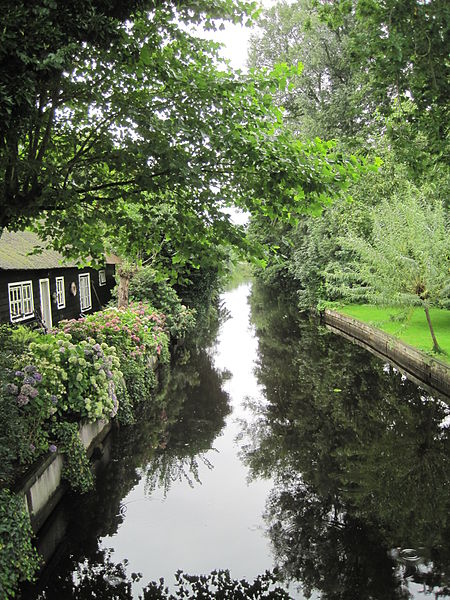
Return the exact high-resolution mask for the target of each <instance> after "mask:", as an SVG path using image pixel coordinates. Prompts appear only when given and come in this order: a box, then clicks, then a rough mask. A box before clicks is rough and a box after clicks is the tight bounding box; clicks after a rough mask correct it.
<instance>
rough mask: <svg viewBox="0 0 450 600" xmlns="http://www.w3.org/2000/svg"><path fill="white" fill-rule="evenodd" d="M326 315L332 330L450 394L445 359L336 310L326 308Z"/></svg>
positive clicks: (420, 381)
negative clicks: (426, 352) (428, 353)
mask: <svg viewBox="0 0 450 600" xmlns="http://www.w3.org/2000/svg"><path fill="white" fill-rule="evenodd" d="M323 319H324V321H325V323H326V324H327V325H328V326H329V327H330V329H331V330H332V331H335V332H336V333H340V334H344V335H345V337H349V338H350V339H351V340H353V341H355V340H356V341H358V342H360V344H361V345H363V346H364V347H365V348H367V349H368V350H370V351H374V352H375V353H376V354H378V355H380V356H382V357H386V358H387V359H388V360H389V361H391V362H393V363H394V364H395V365H396V366H398V367H399V368H400V370H401V371H404V372H405V374H406V375H408V376H410V377H411V378H412V379H414V381H415V382H416V383H418V384H419V385H421V384H424V385H425V386H430V387H432V388H433V389H434V390H436V391H437V392H439V393H441V394H444V395H445V396H446V397H447V398H450V367H449V366H448V365H446V364H445V363H443V362H441V361H440V360H437V359H435V358H433V357H431V356H428V355H427V354H425V353H424V352H421V351H420V350H416V349H415V348H412V347H411V346H408V345H407V344H405V343H404V342H401V341H400V340H397V339H396V338H394V337H393V336H391V335H389V334H388V333H385V332H384V331H381V330H380V329H376V328H374V327H371V326H370V325H367V324H366V323H363V322H362V321H359V320H358V319H354V318H353V317H349V316H347V315H343V314H341V313H338V312H336V311H334V310H330V309H327V310H325V313H324V316H323Z"/></svg>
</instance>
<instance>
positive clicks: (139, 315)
mask: <svg viewBox="0 0 450 600" xmlns="http://www.w3.org/2000/svg"><path fill="white" fill-rule="evenodd" d="M60 327H62V328H63V329H64V331H65V332H66V333H69V332H70V335H72V336H73V337H74V338H75V339H81V340H83V339H85V338H86V337H88V339H91V338H90V337H89V336H93V337H92V339H94V340H99V341H100V342H101V344H100V347H101V348H109V350H110V351H111V350H112V351H114V352H117V353H118V356H119V364H120V368H121V373H123V376H124V379H125V385H126V392H127V395H128V396H129V400H130V401H131V402H140V401H141V400H143V399H146V398H150V397H151V394H152V391H153V389H154V387H155V383H156V379H155V374H154V371H153V363H154V361H155V359H156V358H158V360H159V362H160V363H165V362H167V361H168V360H169V350H168V337H167V334H166V333H165V315H163V314H160V313H158V312H156V311H155V310H154V309H153V308H152V307H151V306H150V305H149V304H147V303H143V302H139V303H132V304H131V305H130V306H129V307H128V308H121V309H115V308H109V309H106V310H104V311H102V312H97V313H94V314H92V315H89V316H87V317H85V318H83V319H78V320H74V319H72V320H70V321H62V322H61V324H60ZM95 347H96V346H95ZM107 372H108V371H107ZM128 412H129V411H128ZM122 415H123V416H124V418H125V420H130V418H131V415H129V414H128V416H125V413H124V412H122Z"/></svg>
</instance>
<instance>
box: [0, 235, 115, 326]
mask: <svg viewBox="0 0 450 600" xmlns="http://www.w3.org/2000/svg"><path fill="white" fill-rule="evenodd" d="M37 247H40V248H42V252H40V253H39V254H31V252H33V250H35V249H36V248H37ZM116 262H117V261H116ZM114 272H115V264H114V257H111V258H110V259H109V260H108V259H106V261H105V267H104V268H103V269H99V270H96V269H92V268H90V267H85V268H79V267H78V266H77V264H76V263H75V262H68V261H67V260H66V259H64V257H63V256H62V255H61V254H59V253H58V252H56V251H55V250H52V249H49V248H46V247H45V246H44V244H43V242H42V241H41V240H40V239H39V238H38V236H37V235H35V234H34V233H31V232H29V231H23V232H18V233H11V232H9V231H6V230H4V231H3V234H2V235H1V237H0V323H24V324H25V323H31V322H33V321H36V320H38V319H42V321H43V323H44V325H45V327H46V328H48V329H49V328H50V327H52V326H53V325H55V324H56V323H58V322H59V321H61V320H62V319H72V318H78V317H79V316H81V315H82V314H88V313H91V312H95V311H97V310H99V309H100V308H101V307H102V306H104V305H105V304H106V303H107V302H108V301H109V300H110V299H111V290H112V288H113V287H114V286H115V283H116V282H115V278H114Z"/></svg>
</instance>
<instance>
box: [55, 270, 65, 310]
mask: <svg viewBox="0 0 450 600" xmlns="http://www.w3.org/2000/svg"><path fill="white" fill-rule="evenodd" d="M65 306H66V292H65V290H64V277H57V278H56V307H57V308H65Z"/></svg>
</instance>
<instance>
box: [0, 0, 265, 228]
mask: <svg viewBox="0 0 450 600" xmlns="http://www.w3.org/2000/svg"><path fill="white" fill-rule="evenodd" d="M175 7H176V8H175ZM1 8H2V15H3V19H4V30H3V33H2V54H1V55H0V60H1V66H2V69H1V74H2V79H1V85H0V89H1V93H0V111H1V112H0V114H1V124H2V127H1V130H0V134H1V144H0V148H1V154H0V164H1V169H0V173H1V182H2V203H1V204H2V208H3V209H4V212H2V214H1V219H0V226H3V225H5V217H6V220H9V219H10V218H11V217H13V216H24V215H29V214H39V212H40V211H41V210H42V209H43V208H48V207H49V202H48V198H45V197H43V196H42V192H43V190H44V188H45V187H46V183H47V182H48V179H47V176H48V175H49V176H50V177H51V178H53V177H55V179H56V180H57V181H59V182H60V183H61V184H63V183H64V175H63V177H62V179H61V178H60V177H58V175H61V173H57V172H55V169H54V166H55V163H53V162H52V161H50V162H48V160H46V159H47V158H48V156H47V155H48V153H52V152H53V151H54V150H55V149H56V151H57V153H61V154H62V156H65V157H66V159H70V154H69V155H68V156H67V153H66V151H67V150H68V148H67V146H66V145H65V140H64V139H61V137H60V135H59V126H58V125H59V121H60V119H61V113H62V112H64V110H71V109H74V110H75V111H77V110H79V108H80V107H82V106H84V105H85V104H86V103H89V102H90V101H92V99H93V98H95V97H99V96H100V95H101V94H102V93H103V92H104V91H105V87H104V86H101V85H99V86H98V92H99V93H98V94H96V91H95V88H96V87H97V86H95V85H94V86H91V83H92V82H91V81H90V78H89V77H86V78H82V79H77V78H76V77H72V76H71V75H72V73H73V71H74V69H76V68H77V66H78V65H79V64H80V62H82V61H83V59H84V57H85V56H86V55H87V56H89V57H90V58H92V59H93V60H95V58H96V57H97V56H98V55H99V54H100V55H102V53H103V56H106V57H108V60H109V61H110V63H109V67H110V68H113V65H114V62H116V63H117V62H119V63H121V62H123V63H124V66H125V65H127V66H128V67H130V71H134V69H135V68H137V67H139V65H140V68H141V70H142V68H143V66H144V65H146V66H147V67H148V70H149V71H150V76H151V78H152V77H153V78H154V79H157V77H158V75H159V74H160V73H161V71H160V67H161V66H163V67H164V66H165V64H164V60H167V63H168V64H167V66H169V65H170V58H171V56H172V53H171V50H170V49H169V51H168V52H166V53H164V52H162V51H161V50H162V49H161V48H160V47H159V44H161V45H162V46H163V45H164V42H165V41H166V38H165V37H164V34H165V32H164V25H165V24H167V23H170V22H171V21H179V22H183V24H184V25H185V26H186V25H189V24H197V25H204V26H205V27H207V28H210V29H212V28H214V27H215V23H214V22H213V19H218V18H223V19H229V20H231V21H233V22H243V21H244V20H247V19H249V18H250V14H251V13H252V12H253V11H254V8H255V7H254V5H253V4H252V3H249V2H245V0H244V1H239V2H232V1H231V0H219V1H218V2H215V3H214V5H213V6H212V5H211V3H209V2H197V3H196V4H195V6H194V5H192V3H190V2H177V3H175V2H171V1H170V0H169V1H167V2H166V1H165V0H157V1H150V0H140V1H136V0H125V1H123V2H122V1H121V2H118V1H114V2H105V1H104V0H88V1H87V2H84V3H83V4H81V5H80V4H77V3H73V2H71V3H69V4H67V3H65V2H64V3H61V2H54V3H46V4H45V5H42V3H40V2H38V1H33V2H23V1H19V2H16V3H14V4H11V3H10V2H8V1H4V2H3V3H2V6H1ZM130 19H131V21H137V22H140V24H141V27H142V24H143V23H146V25H147V33H148V38H147V39H145V38H144V42H142V43H141V48H136V45H135V46H134V47H131V48H130V47H128V48H127V47H126V44H125V38H126V32H127V31H129V29H127V27H128V26H129V24H130ZM185 29H186V27H185ZM134 35H136V38H137V37H138V36H137V33H136V32H134ZM189 37H190V36H189V34H188V33H187V32H185V34H184V35H183V34H181V32H180V42H181V43H182V42H183V39H184V38H187V39H189ZM163 40H164V42H163ZM146 43H148V46H147V45H146ZM144 44H145V48H144V50H143V52H142V60H141V57H140V49H142V46H144ZM153 47H154V48H155V49H159V50H160V51H159V52H158V53H157V55H156V56H152V52H151V50H150V49H151V48H153ZM113 48H114V49H115V51H112V49H113ZM91 66H92V63H91ZM124 81H125V80H124ZM122 90H123V91H124V90H125V86H124V87H123V88H122ZM131 95H132V94H131ZM128 101H129V98H128ZM129 117H131V115H129ZM94 120H95V119H94ZM100 120H101V119H100ZM103 126H104V122H103ZM91 133H93V131H91ZM93 142H95V140H94V138H92V137H91V138H89V143H90V144H92V143H93ZM80 150H86V144H81V146H78V148H75V150H74V153H73V155H72V158H73V159H74V161H72V165H74V162H75V161H76V160H77V159H79V158H81V154H82V152H81V151H80ZM66 166H68V167H69V170H70V165H66ZM48 168H50V171H51V173H50V172H49V173H47V175H45V171H46V170H47V169H48ZM56 171H58V169H56ZM64 188H65V186H63V189H64ZM45 191H46V192H47V191H49V190H45ZM14 198H15V200H14ZM19 198H20V200H19ZM61 200H62V199H61ZM62 204H63V202H61V204H60V207H61V206H62Z"/></svg>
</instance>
